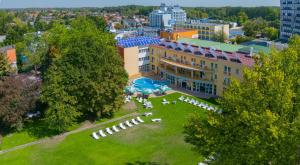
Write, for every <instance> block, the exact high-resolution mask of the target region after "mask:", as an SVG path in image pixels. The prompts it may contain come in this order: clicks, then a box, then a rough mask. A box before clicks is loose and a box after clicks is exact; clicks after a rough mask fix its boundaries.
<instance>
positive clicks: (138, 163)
mask: <svg viewBox="0 0 300 165" xmlns="http://www.w3.org/2000/svg"><path fill="white" fill-rule="evenodd" d="M125 165H169V164H167V163H164V164H160V163H157V162H142V161H135V162H133V163H125Z"/></svg>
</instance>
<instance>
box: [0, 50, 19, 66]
mask: <svg viewBox="0 0 300 165" xmlns="http://www.w3.org/2000/svg"><path fill="white" fill-rule="evenodd" d="M0 52H1V53H2V54H4V55H5V56H6V57H7V60H8V64H9V65H10V67H11V68H12V69H13V70H14V71H16V72H17V70H18V66H17V53H16V49H15V48H14V47H13V46H5V47H2V48H0Z"/></svg>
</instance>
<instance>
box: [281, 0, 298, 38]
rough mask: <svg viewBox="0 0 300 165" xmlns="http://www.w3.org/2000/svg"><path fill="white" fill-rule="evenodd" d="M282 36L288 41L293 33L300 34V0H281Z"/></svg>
mask: <svg viewBox="0 0 300 165" xmlns="http://www.w3.org/2000/svg"><path fill="white" fill-rule="evenodd" d="M280 6H281V16H280V20H281V25H280V38H281V39H282V40H285V41H287V40H288V39H289V38H290V37H291V36H292V35H293V34H299V35H300V1H299V0H280Z"/></svg>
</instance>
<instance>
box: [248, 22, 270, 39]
mask: <svg viewBox="0 0 300 165" xmlns="http://www.w3.org/2000/svg"><path fill="white" fill-rule="evenodd" d="M267 25H268V23H267V21H266V20H264V19H263V18H256V19H254V20H248V21H246V22H245V23H244V25H243V26H244V28H243V30H244V31H245V35H246V36H248V37H256V35H258V34H260V33H262V31H263V29H265V27H267Z"/></svg>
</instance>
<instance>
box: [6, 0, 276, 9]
mask: <svg viewBox="0 0 300 165" xmlns="http://www.w3.org/2000/svg"><path fill="white" fill-rule="evenodd" d="M279 2H280V0H160V1H155V0H0V8H30V7H106V6H121V5H145V6H147V5H153V6H158V5H160V3H166V4H168V5H173V4H179V5H180V6H185V7H196V6H197V7H198V6H199V7H219V6H279Z"/></svg>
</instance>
